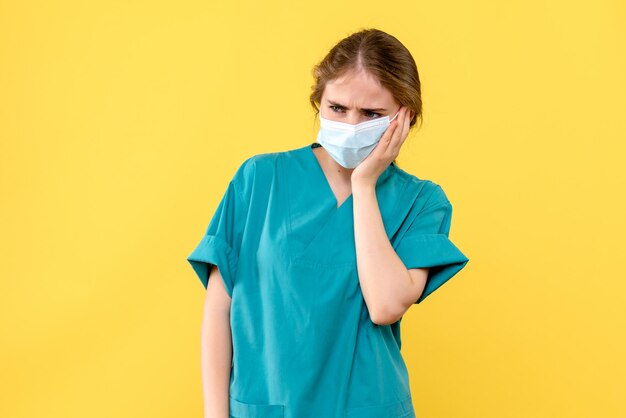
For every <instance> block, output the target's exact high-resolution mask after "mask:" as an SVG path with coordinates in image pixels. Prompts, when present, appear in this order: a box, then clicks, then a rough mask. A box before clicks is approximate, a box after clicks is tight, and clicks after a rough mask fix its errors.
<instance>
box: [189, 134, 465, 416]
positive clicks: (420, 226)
mask: <svg viewBox="0 0 626 418" xmlns="http://www.w3.org/2000/svg"><path fill="white" fill-rule="evenodd" d="M315 146H319V144H317V143H313V144H308V145H306V146H304V147H301V148H297V149H292V150H288V151H283V152H274V153H265V154H257V155H254V156H252V157H249V158H248V159H246V160H245V161H244V162H243V163H242V164H241V165H240V166H239V168H238V169H237V170H236V173H235V174H234V176H233V177H232V179H231V181H230V182H229V184H228V187H227V188H226V191H225V193H224V194H223V197H222V199H221V201H220V203H219V205H218V207H217V210H216V211H215V213H214V215H213V217H212V219H211V220H210V223H209V225H208V228H207V230H206V232H205V234H204V236H202V239H201V240H200V242H199V243H198V245H197V247H196V248H195V249H194V250H193V252H192V253H191V255H189V257H188V258H187V260H188V261H189V263H190V264H191V266H192V267H193V269H194V271H195V273H196V274H197V275H198V277H199V278H200V280H201V282H202V284H203V285H204V287H205V288H206V286H207V282H208V275H209V272H210V269H211V267H212V265H217V267H218V269H219V272H220V273H221V277H222V279H223V283H224V286H225V288H226V291H227V293H228V294H229V296H230V297H231V298H232V299H231V311H230V325H231V332H232V347H233V357H232V365H231V366H232V367H231V374H230V391H229V396H230V399H229V402H230V416H231V417H234V418H352V417H354V418H357V417H358V418H401V417H415V412H414V409H413V404H412V401H411V391H410V388H409V378H408V373H407V367H406V365H405V363H404V361H403V358H402V355H401V354H400V347H401V340H400V321H397V322H396V323H393V324H390V325H377V324H375V323H374V322H372V320H371V318H370V316H369V312H368V309H367V305H366V304H365V301H364V299H363V295H362V293H361V288H360V286H359V277H358V274H357V264H356V248H355V242H354V225H353V220H354V219H353V203H352V195H350V197H348V198H347V200H345V201H344V202H343V203H342V204H341V205H340V206H339V207H337V200H336V198H335V195H334V193H333V191H332V189H331V188H330V185H329V183H328V181H327V178H326V176H325V174H324V172H323V171H322V168H321V166H320V165H319V162H318V160H317V158H316V156H315V154H314V153H313V149H312V148H313V147H315ZM376 197H377V200H378V205H379V208H380V212H381V215H382V218H383V222H384V226H385V231H386V232H387V236H388V237H389V240H390V243H391V244H392V246H393V248H394V249H395V251H396V253H397V254H398V256H399V258H400V259H401V260H402V262H403V263H404V265H405V266H406V267H407V269H411V268H423V267H428V268H430V271H429V274H428V280H427V283H426V287H425V289H424V291H423V293H422V295H421V296H420V297H419V298H418V299H417V300H416V301H415V303H420V302H422V301H423V300H424V299H425V298H426V297H428V296H429V295H430V294H431V293H432V292H434V291H435V290H436V289H438V288H439V287H440V286H441V285H442V284H444V283H445V282H446V281H447V280H449V279H450V278H451V277H452V276H454V275H455V274H456V273H457V272H459V270H461V269H462V268H463V267H464V266H465V265H466V263H467V262H468V260H469V259H468V258H467V257H466V256H465V255H463V253H461V251H460V250H459V249H458V248H457V247H456V246H455V245H454V244H453V243H452V242H451V241H450V240H449V238H448V234H449V230H450V220H451V213H452V206H451V204H450V202H449V201H448V199H447V198H446V195H445V193H444V192H443V190H442V188H441V187H440V186H439V185H437V184H436V183H434V182H432V181H430V180H422V179H419V178H417V177H415V176H413V175H411V174H409V173H407V172H405V171H404V170H402V169H400V168H399V167H397V166H396V165H395V164H390V165H389V166H388V167H387V168H386V170H385V171H384V172H383V173H382V174H381V175H380V176H379V178H378V180H377V183H376Z"/></svg>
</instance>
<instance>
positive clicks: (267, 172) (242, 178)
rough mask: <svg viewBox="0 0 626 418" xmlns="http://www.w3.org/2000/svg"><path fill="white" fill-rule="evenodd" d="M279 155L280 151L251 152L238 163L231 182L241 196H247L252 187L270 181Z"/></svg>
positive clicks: (250, 192) (273, 175)
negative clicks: (251, 153)
mask: <svg viewBox="0 0 626 418" xmlns="http://www.w3.org/2000/svg"><path fill="white" fill-rule="evenodd" d="M279 155H280V152H267V153H260V154H253V155H251V156H249V157H247V158H245V159H244V160H243V162H241V163H240V164H239V166H238V167H237V170H236V171H235V174H234V176H233V178H232V180H231V183H232V184H233V186H234V187H235V189H236V190H237V191H238V192H239V193H240V194H241V196H243V197H246V198H249V197H250V196H251V194H252V189H253V188H259V187H261V186H262V185H264V184H266V185H267V184H270V183H271V182H272V179H274V178H275V173H276V164H277V160H278V157H279Z"/></svg>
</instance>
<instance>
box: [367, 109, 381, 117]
mask: <svg viewBox="0 0 626 418" xmlns="http://www.w3.org/2000/svg"><path fill="white" fill-rule="evenodd" d="M365 114H366V115H375V116H368V118H369V117H371V118H372V119H376V118H379V117H381V116H382V115H381V114H380V113H376V112H371V111H369V110H368V111H367V112H365Z"/></svg>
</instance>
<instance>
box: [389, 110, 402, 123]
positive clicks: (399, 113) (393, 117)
mask: <svg viewBox="0 0 626 418" xmlns="http://www.w3.org/2000/svg"><path fill="white" fill-rule="evenodd" d="M399 114H400V111H399V110H398V113H396V115H395V116H394V117H393V118H391V120H389V123H391V121H392V120H394V119H395V118H396V116H398V115H399Z"/></svg>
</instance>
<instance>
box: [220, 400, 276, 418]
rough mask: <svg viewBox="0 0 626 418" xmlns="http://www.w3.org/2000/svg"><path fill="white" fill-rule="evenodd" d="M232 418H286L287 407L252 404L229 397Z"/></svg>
mask: <svg viewBox="0 0 626 418" xmlns="http://www.w3.org/2000/svg"><path fill="white" fill-rule="evenodd" d="M228 401H229V404H230V406H229V407H230V418H284V416H285V406H284V405H279V404H251V403H245V402H241V401H238V400H236V399H235V398H232V397H229V400H228Z"/></svg>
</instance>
